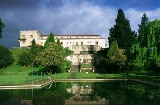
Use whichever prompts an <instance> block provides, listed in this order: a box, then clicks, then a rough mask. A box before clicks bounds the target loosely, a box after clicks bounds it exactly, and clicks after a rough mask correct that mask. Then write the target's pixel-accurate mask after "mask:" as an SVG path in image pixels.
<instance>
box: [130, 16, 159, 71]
mask: <svg viewBox="0 0 160 105" xmlns="http://www.w3.org/2000/svg"><path fill="white" fill-rule="evenodd" d="M138 34H139V36H138V40H137V43H135V44H134V45H133V46H132V47H131V56H132V60H133V62H134V63H133V64H134V65H136V63H139V64H142V65H141V66H143V67H144V68H145V69H148V70H155V69H157V67H159V55H160V47H159V46H160V20H158V19H156V20H153V21H148V17H147V15H146V14H143V17H142V20H141V24H140V25H139V30H138Z"/></svg>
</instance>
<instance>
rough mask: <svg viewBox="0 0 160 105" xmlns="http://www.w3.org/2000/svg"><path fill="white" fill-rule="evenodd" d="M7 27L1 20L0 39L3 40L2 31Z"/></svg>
mask: <svg viewBox="0 0 160 105" xmlns="http://www.w3.org/2000/svg"><path fill="white" fill-rule="evenodd" d="M4 27H5V25H4V23H3V22H2V20H1V19H0V38H2V29H3V28H4Z"/></svg>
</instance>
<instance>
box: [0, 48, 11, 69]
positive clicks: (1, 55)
mask: <svg viewBox="0 0 160 105" xmlns="http://www.w3.org/2000/svg"><path fill="white" fill-rule="evenodd" d="M13 61H14V58H13V56H12V53H11V52H10V51H9V50H8V49H7V48H6V47H4V46H0V68H4V67H7V66H8V65H10V64H12V63H13Z"/></svg>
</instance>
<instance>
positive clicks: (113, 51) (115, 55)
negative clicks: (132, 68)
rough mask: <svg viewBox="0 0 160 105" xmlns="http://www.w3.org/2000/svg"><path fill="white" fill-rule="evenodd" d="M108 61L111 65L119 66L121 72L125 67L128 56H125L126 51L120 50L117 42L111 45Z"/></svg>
mask: <svg viewBox="0 0 160 105" xmlns="http://www.w3.org/2000/svg"><path fill="white" fill-rule="evenodd" d="M106 60H107V62H108V63H109V64H110V65H112V66H113V65H115V66H118V68H119V70H121V68H122V67H123V66H124V65H125V62H126V56H125V55H124V49H119V48H118V44H117V41H116V40H114V41H113V42H112V43H111V46H110V48H109V50H108V54H107V59H106Z"/></svg>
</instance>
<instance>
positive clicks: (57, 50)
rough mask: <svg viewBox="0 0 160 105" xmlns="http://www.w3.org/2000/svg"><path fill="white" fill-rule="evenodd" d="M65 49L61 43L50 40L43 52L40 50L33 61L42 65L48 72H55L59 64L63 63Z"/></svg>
mask: <svg viewBox="0 0 160 105" xmlns="http://www.w3.org/2000/svg"><path fill="white" fill-rule="evenodd" d="M65 57H66V55H65V50H64V49H63V48H62V46H61V45H59V44H57V43H55V42H54V43H53V42H50V43H48V45H47V47H46V48H45V49H44V51H43V52H40V53H39V54H38V55H37V56H36V58H35V61H36V62H39V63H40V64H41V65H43V66H44V67H45V68H46V70H47V71H48V72H55V71H56V70H58V69H59V67H60V65H61V64H64V62H65V61H66V60H65Z"/></svg>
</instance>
